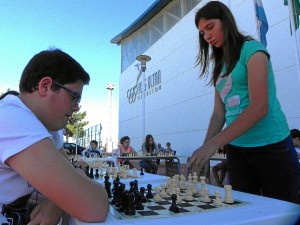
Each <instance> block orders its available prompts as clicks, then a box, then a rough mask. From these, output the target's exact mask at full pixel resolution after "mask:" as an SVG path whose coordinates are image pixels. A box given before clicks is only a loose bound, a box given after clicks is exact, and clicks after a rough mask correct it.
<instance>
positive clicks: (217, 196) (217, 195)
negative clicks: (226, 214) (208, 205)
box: [214, 191, 223, 206]
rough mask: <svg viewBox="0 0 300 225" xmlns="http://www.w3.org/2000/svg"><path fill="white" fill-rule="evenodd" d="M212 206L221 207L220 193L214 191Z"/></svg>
mask: <svg viewBox="0 0 300 225" xmlns="http://www.w3.org/2000/svg"><path fill="white" fill-rule="evenodd" d="M214 205H215V206H221V205H223V203H222V199H221V198H220V192H219V191H215V199H214Z"/></svg>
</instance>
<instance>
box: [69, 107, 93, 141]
mask: <svg viewBox="0 0 300 225" xmlns="http://www.w3.org/2000/svg"><path fill="white" fill-rule="evenodd" d="M85 117H86V112H85V111H84V112H77V113H73V115H72V117H71V119H70V120H69V121H68V123H67V128H68V129H69V130H70V137H76V131H77V126H78V137H79V138H80V137H83V135H84V129H83V127H84V126H86V125H88V124H89V122H88V121H84V118H85ZM77 121H78V122H77Z"/></svg>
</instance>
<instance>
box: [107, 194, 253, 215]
mask: <svg viewBox="0 0 300 225" xmlns="http://www.w3.org/2000/svg"><path fill="white" fill-rule="evenodd" d="M181 193H182V194H184V193H185V191H183V190H181ZM193 197H194V199H193V200H192V201H188V200H185V199H183V200H182V201H181V202H178V203H177V206H178V207H179V212H178V213H174V212H172V211H170V210H169V207H170V206H171V202H172V200H171V197H170V196H167V197H164V198H162V200H161V201H157V202H156V201H154V200H153V199H147V202H146V203H143V205H144V210H136V213H135V215H132V216H129V215H125V212H121V211H120V209H119V208H117V207H115V206H114V205H112V204H111V205H110V210H109V212H110V214H112V216H114V217H115V218H117V219H119V220H126V219H155V218H164V217H174V216H180V215H183V214H190V213H205V212H207V211H212V210H225V209H231V208H234V207H240V206H243V205H247V204H248V203H247V202H242V201H239V200H235V201H234V202H233V203H231V204H227V203H223V205H222V206H215V205H214V204H213V199H214V198H215V196H210V198H211V199H212V202H210V203H204V202H201V201H200V196H199V195H193Z"/></svg>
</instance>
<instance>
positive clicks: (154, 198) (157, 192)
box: [153, 187, 161, 202]
mask: <svg viewBox="0 0 300 225" xmlns="http://www.w3.org/2000/svg"><path fill="white" fill-rule="evenodd" d="M153 200H154V201H155V202H159V201H161V196H160V188H159V187H156V188H155V195H154V197H153Z"/></svg>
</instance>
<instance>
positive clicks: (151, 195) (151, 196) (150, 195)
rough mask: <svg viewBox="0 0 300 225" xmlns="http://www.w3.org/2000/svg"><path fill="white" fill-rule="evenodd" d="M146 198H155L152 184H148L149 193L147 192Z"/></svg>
mask: <svg viewBox="0 0 300 225" xmlns="http://www.w3.org/2000/svg"><path fill="white" fill-rule="evenodd" d="M146 198H153V194H152V185H151V184H148V185H147V194H146Z"/></svg>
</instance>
